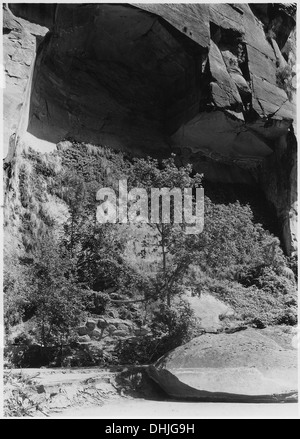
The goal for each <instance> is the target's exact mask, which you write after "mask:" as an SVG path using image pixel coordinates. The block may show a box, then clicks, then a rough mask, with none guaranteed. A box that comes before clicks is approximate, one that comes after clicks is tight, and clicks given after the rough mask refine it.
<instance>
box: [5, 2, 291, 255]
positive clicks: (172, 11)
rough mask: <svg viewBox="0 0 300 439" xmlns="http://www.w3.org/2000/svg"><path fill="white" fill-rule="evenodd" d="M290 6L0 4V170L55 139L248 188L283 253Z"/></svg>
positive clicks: (287, 229) (286, 240) (287, 215)
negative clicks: (0, 95)
mask: <svg viewBox="0 0 300 439" xmlns="http://www.w3.org/2000/svg"><path fill="white" fill-rule="evenodd" d="M295 9H296V8H295V6H294V5H292V4H260V5H256V4H255V5H247V4H218V5H216V4H214V5H204V4H176V5H175V4H174V5H171V4H134V5H130V4H118V5H117V4H59V5H54V4H51V5H45V4H38V5H36V4H11V5H9V6H8V7H6V8H5V10H4V65H5V72H6V81H7V86H6V89H5V92H4V117H5V122H4V125H5V133H4V134H5V136H4V144H5V150H6V151H7V158H6V164H8V163H9V162H10V160H11V159H12V157H13V156H14V155H15V154H18V151H20V150H22V148H24V147H28V146H31V147H33V148H35V149H38V150H39V151H41V152H47V151H51V150H53V149H55V148H56V144H57V143H58V142H59V141H60V140H62V139H63V138H67V137H70V138H73V139H76V140H78V141H85V142H91V143H94V144H102V145H103V144H104V145H107V146H109V147H112V148H116V149H121V150H125V151H130V152H131V153H132V154H134V155H144V154H151V155H155V156H158V157H162V156H166V155H168V154H169V153H170V152H171V151H175V152H176V153H177V154H178V157H179V158H180V160H181V161H183V162H186V161H192V162H193V164H194V166H195V168H196V169H197V170H198V171H201V172H204V174H205V177H206V179H208V180H211V181H214V182H220V183H224V182H225V183H226V182H229V183H247V184H250V185H255V186H256V187H257V189H258V190H261V191H263V192H264V193H265V195H266V197H267V199H268V200H269V201H270V202H271V203H272V204H273V205H274V206H275V208H276V211H277V216H278V219H279V221H280V224H281V234H282V239H283V244H284V246H285V250H286V252H287V253H288V254H291V253H293V252H294V251H295V249H296V236H295V234H296V201H297V194H296V187H297V184H296V176H297V169H296V138H295V134H294V131H295V126H294V119H295V102H294V95H295V76H294V73H293V66H294V64H295Z"/></svg>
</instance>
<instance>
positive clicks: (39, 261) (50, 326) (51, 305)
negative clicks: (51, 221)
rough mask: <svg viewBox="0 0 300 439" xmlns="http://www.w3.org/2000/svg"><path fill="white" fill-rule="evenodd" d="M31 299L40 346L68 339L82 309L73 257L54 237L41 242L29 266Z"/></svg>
mask: <svg viewBox="0 0 300 439" xmlns="http://www.w3.org/2000/svg"><path fill="white" fill-rule="evenodd" d="M31 280H32V292H31V303H32V305H33V306H34V307H35V309H36V312H35V319H36V322H37V327H38V334H37V338H38V341H39V342H40V343H41V345H42V346H43V347H47V346H60V345H63V344H64V343H68V340H69V338H70V336H71V335H72V334H73V331H74V329H75V327H76V325H78V324H79V322H80V320H81V318H82V312H83V300H82V289H81V286H80V284H78V282H77V277H76V271H75V270H74V263H73V260H70V259H69V253H68V252H67V251H66V250H65V249H64V247H63V246H61V245H60V243H58V242H56V241H55V240H54V239H53V237H51V236H50V237H49V239H45V240H44V241H42V242H41V243H40V245H39V246H38V249H37V250H36V252H35V254H34V261H33V264H32V266H31Z"/></svg>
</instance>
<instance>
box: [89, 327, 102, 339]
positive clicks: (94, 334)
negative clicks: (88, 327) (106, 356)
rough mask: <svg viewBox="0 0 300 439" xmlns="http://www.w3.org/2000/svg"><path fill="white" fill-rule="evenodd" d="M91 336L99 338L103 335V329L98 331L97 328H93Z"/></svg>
mask: <svg viewBox="0 0 300 439" xmlns="http://www.w3.org/2000/svg"><path fill="white" fill-rule="evenodd" d="M90 337H91V338H95V339H96V340H101V338H102V337H103V331H100V330H99V329H93V331H92V332H91V333H90Z"/></svg>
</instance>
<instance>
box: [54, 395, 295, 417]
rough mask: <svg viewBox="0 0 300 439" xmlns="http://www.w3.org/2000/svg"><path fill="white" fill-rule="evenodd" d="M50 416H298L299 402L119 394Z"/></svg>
mask: <svg viewBox="0 0 300 439" xmlns="http://www.w3.org/2000/svg"><path fill="white" fill-rule="evenodd" d="M51 418H96V419H130V418H131V419H149V420H151V419H209V418H210V419H216V418H220V419H222V418H225V419H237V418H240V419H300V411H299V404H218V403H211V404H207V403H185V402H176V401H174V402H173V401H171V402H170V401H149V400H143V399H127V398H120V399H118V400H116V401H112V402H108V403H106V404H105V405H104V406H102V407H89V408H79V409H67V410H65V411H63V412H62V413H59V414H56V415H54V414H53V415H51Z"/></svg>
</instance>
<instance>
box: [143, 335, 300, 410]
mask: <svg viewBox="0 0 300 439" xmlns="http://www.w3.org/2000/svg"><path fill="white" fill-rule="evenodd" d="M270 331H271V328H268V331H265V330H256V329H247V330H245V331H242V332H237V333H234V334H217V335H213V334H205V335H203V336H200V337H198V338H195V339H194V340H192V341H190V342H189V343H187V344H186V345H184V346H181V347H179V348H177V349H175V350H173V351H172V352H170V353H169V354H167V355H165V356H164V357H162V358H161V359H160V360H158V362H157V363H156V364H155V365H154V366H151V367H150V368H149V369H148V373H149V375H150V377H151V378H152V379H153V380H154V381H155V382H156V383H158V384H159V385H160V386H161V387H162V389H163V390H164V391H165V392H167V393H168V394H169V395H170V396H172V397H175V398H185V399H198V400H206V401H207V400H212V401H216V400H218V401H237V402H238V401H245V402H247V401H248V402H251V401H252V402H259V401H260V402H268V401H269V402H271V401H274V400H280V401H281V400H282V399H283V400H284V398H285V395H287V396H288V395H294V394H295V393H296V392H297V388H298V383H297V351H296V350H295V349H294V348H293V344H292V336H290V344H289V345H288V344H287V343H286V337H287V336H288V335H287V334H286V333H285V336H284V340H285V345H284V346H285V347H283V344H282V342H281V343H280V344H279V343H277V342H276V341H275V340H274V337H276V339H280V337H279V335H278V332H280V328H276V334H275V336H272V337H271V336H270ZM282 331H283V330H282ZM272 395H273V396H272ZM274 395H277V396H276V397H275V396H274ZM280 395H283V396H280ZM276 398H277V399H276ZM294 399H295V398H294Z"/></svg>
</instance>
